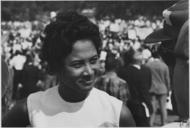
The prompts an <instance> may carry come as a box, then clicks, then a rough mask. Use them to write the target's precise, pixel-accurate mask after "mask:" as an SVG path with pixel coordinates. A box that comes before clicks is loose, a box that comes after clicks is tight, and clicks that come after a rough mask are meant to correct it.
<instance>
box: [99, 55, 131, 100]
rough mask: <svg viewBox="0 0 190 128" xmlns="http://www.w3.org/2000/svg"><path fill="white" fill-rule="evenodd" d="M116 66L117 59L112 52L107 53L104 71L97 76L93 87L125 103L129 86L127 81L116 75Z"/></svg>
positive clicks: (117, 64)
mask: <svg viewBox="0 0 190 128" xmlns="http://www.w3.org/2000/svg"><path fill="white" fill-rule="evenodd" d="M118 66H119V60H117V59H116V57H115V55H114V54H113V53H108V54H107V56H106V59H105V69H106V72H105V74H104V75H102V76H100V77H99V78H98V80H97V81H96V84H95V87H97V88H98V89H100V90H103V91H105V92H107V93H108V94H109V95H111V96H114V97H116V98H118V99H120V100H122V101H123V102H124V103H127V100H128V99H129V98H130V93H129V88H128V84H127V82H126V81H125V80H123V79H121V78H119V77H118V75H117V73H116V71H117V69H118Z"/></svg>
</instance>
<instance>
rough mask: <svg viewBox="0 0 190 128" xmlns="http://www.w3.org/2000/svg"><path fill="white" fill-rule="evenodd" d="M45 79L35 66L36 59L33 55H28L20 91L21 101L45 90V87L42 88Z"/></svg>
mask: <svg viewBox="0 0 190 128" xmlns="http://www.w3.org/2000/svg"><path fill="white" fill-rule="evenodd" d="M43 79H44V78H43V73H42V72H41V70H40V69H39V68H38V67H37V66H35V65H34V58H33V57H32V56H31V55H28V56H27V59H26V62H25V64H24V67H23V72H22V80H21V82H22V87H21V88H20V90H19V92H20V97H19V99H23V98H26V97H28V95H29V94H31V93H34V92H37V91H40V90H43V87H40V84H42V81H43Z"/></svg>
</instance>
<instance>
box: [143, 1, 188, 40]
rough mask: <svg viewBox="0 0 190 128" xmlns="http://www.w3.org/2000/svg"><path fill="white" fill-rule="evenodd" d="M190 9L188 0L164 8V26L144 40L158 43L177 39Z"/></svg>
mask: <svg viewBox="0 0 190 128" xmlns="http://www.w3.org/2000/svg"><path fill="white" fill-rule="evenodd" d="M188 11H189V10H188V0H181V1H179V2H177V3H176V4H174V5H172V6H171V7H169V8H167V9H166V10H164V11H163V17H164V24H163V28H162V29H159V30H157V31H154V32H153V33H151V34H150V35H148V36H147V37H146V38H145V41H144V42H145V43H157V42H160V41H161V42H162V41H169V40H175V39H177V37H178V34H179V31H180V28H181V26H182V25H183V24H184V22H185V21H186V20H187V19H188V16H189V12H188Z"/></svg>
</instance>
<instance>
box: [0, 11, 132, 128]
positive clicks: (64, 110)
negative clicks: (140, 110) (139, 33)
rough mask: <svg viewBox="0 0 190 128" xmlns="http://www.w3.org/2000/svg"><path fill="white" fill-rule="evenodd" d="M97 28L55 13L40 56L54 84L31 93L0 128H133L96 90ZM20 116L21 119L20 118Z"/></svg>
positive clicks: (118, 106) (116, 104) (117, 103)
mask: <svg viewBox="0 0 190 128" xmlns="http://www.w3.org/2000/svg"><path fill="white" fill-rule="evenodd" d="M100 46H101V38H100V33H99V29H98V27H97V26H96V25H95V24H93V23H92V22H90V21H89V20H88V18H87V17H85V16H82V15H80V14H78V13H77V12H63V13H59V14H58V15H57V17H56V20H55V22H51V23H50V24H48V25H47V26H46V28H45V37H44V38H43V47H42V56H43V59H44V61H46V62H47V64H48V72H49V73H51V74H55V75H56V78H57V85H56V86H54V87H52V88H49V89H47V90H46V91H40V92H36V93H33V94H30V95H29V96H28V97H27V99H26V100H23V101H21V102H20V103H18V104H17V105H15V106H14V108H12V109H11V111H10V112H9V113H7V115H6V116H5V117H4V118H3V121H2V126H3V127H5V126H6V127H8V126H11V127H13V126H14V127H15V126H17V127H21V126H25V127H26V126H33V127H74V126H75V127H76V126H77V127H78V126H80V127H90V126H93V127H127V126H128V127H133V126H135V122H134V120H133V117H132V115H131V113H130V110H129V109H128V108H127V107H126V106H125V105H124V104H123V103H122V101H121V100H118V99H116V98H115V97H112V96H110V95H108V94H107V93H105V92H103V91H101V90H98V89H96V88H94V83H95V80H96V78H97V70H98V69H99V63H98V59H99V52H100ZM18 115H19V116H18Z"/></svg>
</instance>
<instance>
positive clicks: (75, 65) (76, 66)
mask: <svg viewBox="0 0 190 128" xmlns="http://www.w3.org/2000/svg"><path fill="white" fill-rule="evenodd" d="M71 66H72V67H74V68H80V67H82V64H80V63H76V64H72V65H71Z"/></svg>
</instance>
